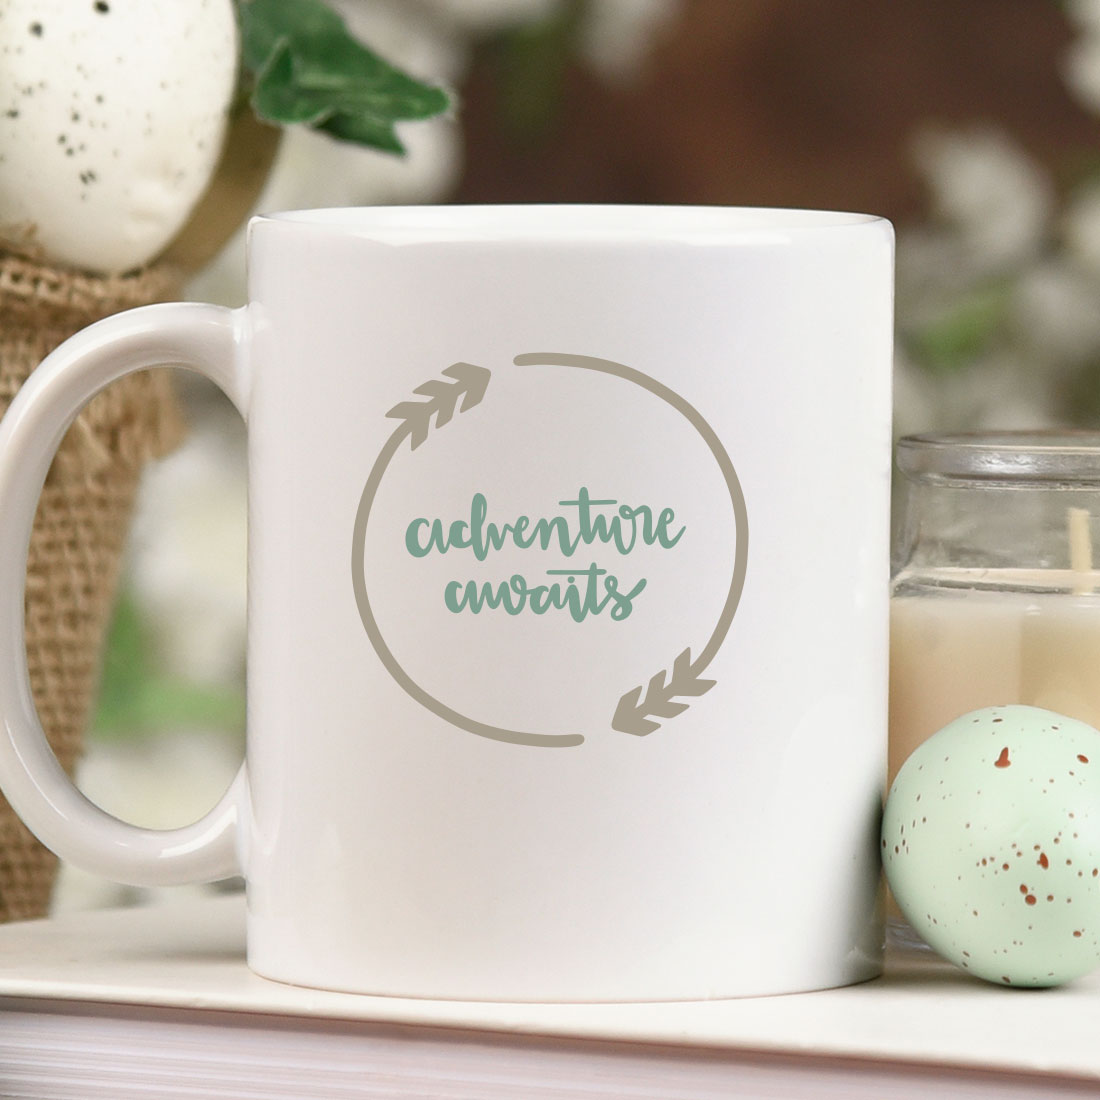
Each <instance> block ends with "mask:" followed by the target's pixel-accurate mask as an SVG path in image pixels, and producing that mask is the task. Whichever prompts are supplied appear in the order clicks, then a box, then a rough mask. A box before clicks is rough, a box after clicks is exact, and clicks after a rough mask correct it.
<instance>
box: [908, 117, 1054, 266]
mask: <svg viewBox="0 0 1100 1100" xmlns="http://www.w3.org/2000/svg"><path fill="white" fill-rule="evenodd" d="M914 152H915V156H916V160H917V164H918V167H919V168H920V169H921V170H922V171H923V172H924V174H925V176H926V178H927V180H928V183H929V185H930V187H931V191H932V196H931V198H932V209H933V212H934V213H935V215H936V216H937V217H938V218H939V219H941V221H942V223H943V224H944V226H945V227H947V228H948V229H949V230H951V231H952V232H954V233H955V234H957V235H958V237H959V238H960V241H961V243H962V245H963V247H964V250H965V251H966V252H968V253H969V254H970V255H971V257H972V258H973V261H974V263H975V265H976V266H977V267H978V268H979V269H980V270H982V271H986V272H993V271H997V270H1002V269H1004V268H1007V267H1011V266H1014V265H1017V264H1020V263H1023V262H1026V261H1027V260H1028V259H1030V258H1031V257H1032V256H1034V255H1035V254H1036V252H1037V251H1038V250H1039V248H1040V247H1041V245H1042V244H1043V242H1044V240H1045V238H1046V235H1047V232H1048V227H1049V222H1050V217H1051V210H1052V205H1053V189H1052V186H1051V183H1050V180H1049V179H1048V178H1047V177H1046V175H1045V174H1044V173H1043V172H1042V171H1041V170H1040V168H1039V167H1038V166H1037V165H1036V164H1035V163H1034V162H1033V161H1031V160H1029V159H1028V158H1027V157H1026V156H1025V155H1024V154H1023V153H1022V152H1021V151H1020V150H1019V149H1018V148H1017V147H1016V146H1015V145H1014V144H1013V143H1012V142H1011V141H1010V140H1009V139H1008V138H1007V137H1006V136H1005V135H1003V134H1001V133H999V132H997V131H994V130H972V131H968V132H949V133H943V132H939V133H925V134H923V135H921V136H920V137H919V138H918V139H917V141H916V144H915V149H914Z"/></svg>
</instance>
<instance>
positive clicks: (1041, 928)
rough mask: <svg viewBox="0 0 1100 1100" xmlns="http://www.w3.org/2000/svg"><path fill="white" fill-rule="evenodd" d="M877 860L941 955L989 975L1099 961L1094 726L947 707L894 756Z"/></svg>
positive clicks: (1038, 714)
mask: <svg viewBox="0 0 1100 1100" xmlns="http://www.w3.org/2000/svg"><path fill="white" fill-rule="evenodd" d="M882 860H883V865H884V866H885V869H886V877H887V880H888V882H889V883H890V889H891V890H892V891H893V893H894V897H895V898H896V899H897V903H898V905H899V907H900V908H901V911H902V912H903V913H904V914H905V917H906V919H907V920H908V921H909V923H910V924H911V925H912V927H913V929H914V930H915V931H916V932H917V933H919V934H920V935H921V936H922V937H923V938H924V939H925V941H926V942H927V943H928V944H929V946H931V947H932V948H934V949H935V950H936V951H938V952H939V953H940V954H941V955H943V956H944V957H945V958H947V959H950V960H951V961H952V962H954V963H956V964H957V965H958V966H960V967H962V968H963V969H964V970H966V971H967V972H969V973H971V974H975V975H977V976H978V977H980V978H985V979H986V980H987V981H990V982H997V983H998V984H1001V985H1013V986H1050V985H1059V984H1061V983H1062V982H1066V981H1070V980H1071V979H1073V978H1077V977H1080V976H1081V975H1082V974H1085V973H1087V972H1088V971H1090V970H1092V969H1093V968H1095V967H1096V966H1097V965H1100V732H1097V731H1096V730H1095V729H1093V728H1092V726H1088V725H1085V723H1083V722H1078V721H1075V720H1074V719H1071V718H1065V717H1063V716H1062V715H1059V714H1055V713H1053V712H1052V711H1048V710H1040V709H1039V708H1037V707H1024V706H1003V707H988V708H986V709H984V710H978V711H974V712H973V713H971V714H965V715H963V716H962V717H961V718H957V719H956V720H955V721H954V722H952V723H951V724H950V725H948V726H945V727H944V728H943V729H942V730H940V731H939V733H937V734H935V735H934V736H933V737H931V738H929V739H928V740H927V741H926V742H925V743H924V744H923V745H921V746H920V747H919V748H918V749H917V750H916V751H915V752H914V753H913V754H912V755H911V756H910V757H909V759H908V760H907V761H906V762H905V764H904V766H903V767H902V769H901V771H900V772H899V773H898V776H897V779H896V780H895V781H894V785H893V787H892V788H891V789H890V794H889V797H888V798H887V801H886V810H885V815H884V818H883V823H882Z"/></svg>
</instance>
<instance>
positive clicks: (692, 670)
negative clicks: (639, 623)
mask: <svg viewBox="0 0 1100 1100" xmlns="http://www.w3.org/2000/svg"><path fill="white" fill-rule="evenodd" d="M702 671H703V662H702V661H696V663H695V664H694V665H692V663H691V649H690V647H689V648H688V649H685V650H684V652H683V653H681V654H680V656H679V657H677V658H676V660H675V661H674V662H673V664H672V675H671V676H669V677H668V683H665V677H666V675H667V673H666V672H665V670H664V669H662V670H661V671H660V672H658V673H657V674H656V675H655V676H653V677H652V678H651V679H650V681H649V686H648V687H647V688H646V693H645V698H644V699H643V698H642V688H641V686H638V687H636V688H634V690H633V691H628V692H627V693H626V694H625V695H624V696H623V697H622V698H621V699H620V700H619V705H618V706H617V707H616V708H615V717H614V718H612V719H611V728H612V729H613V730H618V731H619V732H620V733H633V734H635V735H637V736H638V737H644V736H645V735H646V734H647V733H652V732H653V731H654V730H655V729H660V728H661V723H660V722H654V721H652V720H651V719H650V718H649V717H648V716H649V715H651V714H655V715H657V716H658V717H659V718H675V717H676V715H677V714H682V713H683V712H684V711H685V710H687V709H688V704H687V703H677V702H676V701H675V697H676V696H677V695H692V696H697V695H705V694H706V693H707V692H708V691H710V689H711V688H712V687H714V685H715V684H716V683H717V682H718V681H717V680H702V679H700V678H699V674H700V673H701V672H702Z"/></svg>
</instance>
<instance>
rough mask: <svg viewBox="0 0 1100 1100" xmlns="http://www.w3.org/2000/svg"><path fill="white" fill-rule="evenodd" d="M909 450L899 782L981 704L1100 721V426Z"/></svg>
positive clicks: (894, 661) (894, 651)
mask: <svg viewBox="0 0 1100 1100" xmlns="http://www.w3.org/2000/svg"><path fill="white" fill-rule="evenodd" d="M897 461H898V467H899V469H900V470H901V472H902V474H903V475H904V478H905V483H904V511H903V515H902V521H901V527H900V534H899V538H898V539H897V540H896V542H895V547H896V554H895V561H894V577H893V581H892V588H891V604H890V608H891V611H890V757H889V763H890V767H889V771H890V775H889V780H890V782H891V783H892V782H893V779H894V776H895V775H896V774H897V771H898V769H899V768H900V767H901V765H902V763H903V762H904V761H905V759H906V757H907V756H908V755H909V754H910V753H911V752H912V751H913V749H915V748H916V747H917V746H918V745H919V744H920V743H921V742H922V741H924V740H925V739H926V738H928V737H929V736H931V735H932V734H933V733H935V732H936V731H937V730H939V729H940V728H942V727H943V726H945V725H946V724H947V723H948V722H950V721H951V720H952V719H954V718H957V717H958V716H959V715H961V714H965V713H966V712H967V711H971V710H975V709H977V708H979V707H986V706H994V705H999V704H1005V703H1027V704H1030V705H1032V706H1038V707H1045V708H1047V709H1049V710H1054V711H1058V712H1059V713H1061V714H1065V715H1068V716H1070V717H1073V718H1079V719H1081V720H1083V721H1085V722H1088V723H1090V724H1091V725H1094V726H1096V725H1100V572H1098V571H1097V570H1096V569H1095V568H1094V565H1093V557H1094V546H1096V551H1095V554H1096V558H1097V560H1098V561H1100V544H1098V543H1097V538H1098V536H1100V526H1098V525H1100V434H1097V433H1087V432H1003V433H997V434H962V435H936V436H910V437H907V438H905V439H902V440H901V441H900V443H899V444H898V451H897Z"/></svg>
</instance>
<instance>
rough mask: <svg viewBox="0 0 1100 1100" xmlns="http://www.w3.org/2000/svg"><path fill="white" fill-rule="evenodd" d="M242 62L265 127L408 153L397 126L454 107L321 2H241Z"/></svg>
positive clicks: (444, 94)
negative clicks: (298, 129)
mask: <svg viewBox="0 0 1100 1100" xmlns="http://www.w3.org/2000/svg"><path fill="white" fill-rule="evenodd" d="M239 11H240V23H241V60H242V64H243V66H244V69H245V71H246V73H248V74H250V75H251V78H252V80H253V89H252V97H251V102H252V108H253V110H254V111H255V112H256V114H257V115H258V116H259V117H260V118H261V119H263V120H264V121H265V122H271V123H274V124H276V125H303V126H309V127H311V128H313V129H317V130H323V131H324V132H325V133H328V134H331V135H332V136H333V137H335V138H339V139H341V140H342V141H350V142H355V143H357V144H359V145H367V146H370V147H371V148H375V149H382V150H385V151H386V152H391V153H403V152H404V151H405V147H404V146H403V145H402V143H401V140H400V138H399V137H398V136H397V131H396V129H395V127H394V124H395V123H397V122H401V121H405V120H417V119H427V118H432V117H434V116H436V115H439V114H442V113H443V112H444V111H446V110H447V109H448V108H449V107H450V98H449V97H448V95H447V93H446V92H444V91H443V90H442V89H441V88H437V87H434V86H433V85H430V84H424V83H422V82H421V81H419V80H417V79H415V78H414V77H412V76H409V75H408V74H407V73H404V72H402V71H401V70H400V69H397V68H395V67H394V66H392V65H391V64H389V62H387V61H385V60H383V59H382V58H381V57H379V56H378V55H377V54H376V53H374V52H373V51H372V50H370V49H368V48H367V47H366V46H364V45H363V44H362V43H360V42H358V41H357V40H356V39H355V38H353V37H352V35H351V34H350V33H349V32H348V29H347V27H346V26H345V25H344V21H343V19H341V18H340V16H339V15H337V14H336V13H335V12H333V11H332V10H331V9H329V8H328V7H327V6H326V5H325V4H323V3H321V2H320V0H240V8H239Z"/></svg>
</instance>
